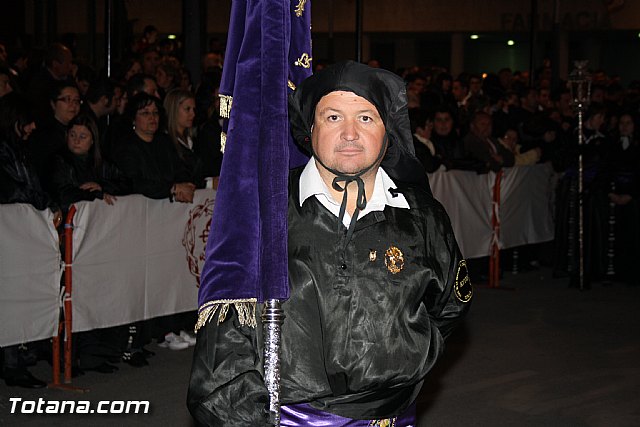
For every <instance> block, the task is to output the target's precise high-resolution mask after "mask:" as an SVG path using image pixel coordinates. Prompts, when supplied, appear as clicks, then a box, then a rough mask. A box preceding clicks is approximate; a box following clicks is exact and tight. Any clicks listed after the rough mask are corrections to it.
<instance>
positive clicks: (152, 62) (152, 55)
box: [142, 50, 160, 76]
mask: <svg viewBox="0 0 640 427" xmlns="http://www.w3.org/2000/svg"><path fill="white" fill-rule="evenodd" d="M159 64H160V54H159V53H158V52H156V51H154V50H152V51H149V52H146V53H145V54H144V56H143V57H142V69H143V71H144V73H145V74H149V75H150V76H154V75H155V74H156V68H158V65H159Z"/></svg>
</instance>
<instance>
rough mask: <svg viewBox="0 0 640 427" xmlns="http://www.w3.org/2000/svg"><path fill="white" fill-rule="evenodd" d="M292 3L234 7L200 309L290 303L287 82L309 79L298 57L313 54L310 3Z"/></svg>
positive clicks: (252, 2) (246, 1)
mask: <svg viewBox="0 0 640 427" xmlns="http://www.w3.org/2000/svg"><path fill="white" fill-rule="evenodd" d="M294 3H295V4H293V3H291V2H289V1H285V0H234V1H233V2H232V9H231V18H230V26H229V37H228V41H227V49H226V52H225V63H224V69H223V77H222V82H221V85H220V94H221V95H226V96H227V97H232V104H231V105H232V107H231V110H230V116H229V119H228V120H226V121H225V123H224V125H223V130H224V131H225V132H226V135H227V140H226V147H225V153H224V160H223V163H222V170H221V173H220V184H219V187H218V193H217V196H216V206H215V209H214V213H213V219H212V222H211V231H210V234H209V240H208V242H207V248H206V260H205V265H204V267H203V271H202V275H201V286H200V292H199V296H198V305H199V306H202V305H203V304H204V303H206V302H208V301H215V300H223V299H249V298H257V299H258V301H259V302H262V301H264V300H265V299H272V298H275V299H280V300H286V299H287V298H288V297H289V287H288V282H287V197H288V194H287V177H288V171H289V159H290V154H291V155H294V156H295V157H296V159H293V158H292V163H293V164H299V163H300V162H301V159H300V154H299V153H298V152H297V149H296V150H295V151H294V150H293V149H291V150H290V148H291V147H290V144H291V137H290V132H289V122H288V114H287V96H288V91H289V90H291V89H290V84H289V81H291V82H292V83H293V84H294V85H295V84H297V83H299V82H301V81H302V80H303V79H304V78H305V77H306V76H308V75H309V74H310V68H305V67H304V66H301V65H298V64H303V65H304V61H299V60H298V59H299V58H302V59H303V60H304V59H305V58H306V57H305V56H304V55H303V54H307V55H308V56H309V57H310V55H311V35H310V10H309V8H310V7H311V4H310V3H311V2H310V1H307V2H300V3H303V4H304V9H305V10H304V11H303V12H302V13H301V14H300V16H298V12H299V10H297V6H299V4H298V2H294ZM300 32H302V33H300ZM292 40H295V43H292ZM293 46H295V49H297V50H299V52H294V51H293ZM305 46H306V47H305ZM292 58H295V59H293V62H292ZM296 63H297V64H296ZM227 99H230V98H227ZM294 153H295V154H294ZM294 160H295V161H294Z"/></svg>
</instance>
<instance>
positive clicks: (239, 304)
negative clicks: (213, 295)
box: [194, 298, 257, 332]
mask: <svg viewBox="0 0 640 427" xmlns="http://www.w3.org/2000/svg"><path fill="white" fill-rule="evenodd" d="M232 304H233V306H234V307H235V309H236V312H237V313H238V321H239V322H240V325H242V326H248V327H250V328H255V327H256V325H257V321H256V304H257V300H256V299H255V298H249V299H223V300H216V301H209V302H208V303H206V304H203V305H202V307H200V309H198V321H197V322H196V326H195V328H194V330H195V332H198V329H200V328H202V327H203V326H204V325H206V324H207V323H209V322H210V321H211V319H213V318H214V316H215V314H216V312H218V324H220V323H222V322H224V321H225V319H226V318H227V314H228V313H229V307H230V306H231V305H232Z"/></svg>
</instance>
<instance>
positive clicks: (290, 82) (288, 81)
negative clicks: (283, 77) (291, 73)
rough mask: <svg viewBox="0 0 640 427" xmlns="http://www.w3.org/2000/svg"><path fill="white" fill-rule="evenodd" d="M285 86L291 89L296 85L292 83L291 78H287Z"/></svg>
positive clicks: (294, 88)
mask: <svg viewBox="0 0 640 427" xmlns="http://www.w3.org/2000/svg"><path fill="white" fill-rule="evenodd" d="M287 86H289V89H291V90H296V85H295V84H293V82H292V81H291V80H287Z"/></svg>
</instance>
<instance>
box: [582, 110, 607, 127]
mask: <svg viewBox="0 0 640 427" xmlns="http://www.w3.org/2000/svg"><path fill="white" fill-rule="evenodd" d="M604 119H605V115H604V113H596V114H594V115H592V116H591V117H589V119H588V120H587V123H586V127H587V128H589V129H592V130H598V129H600V128H601V127H602V125H603V124H604Z"/></svg>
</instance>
